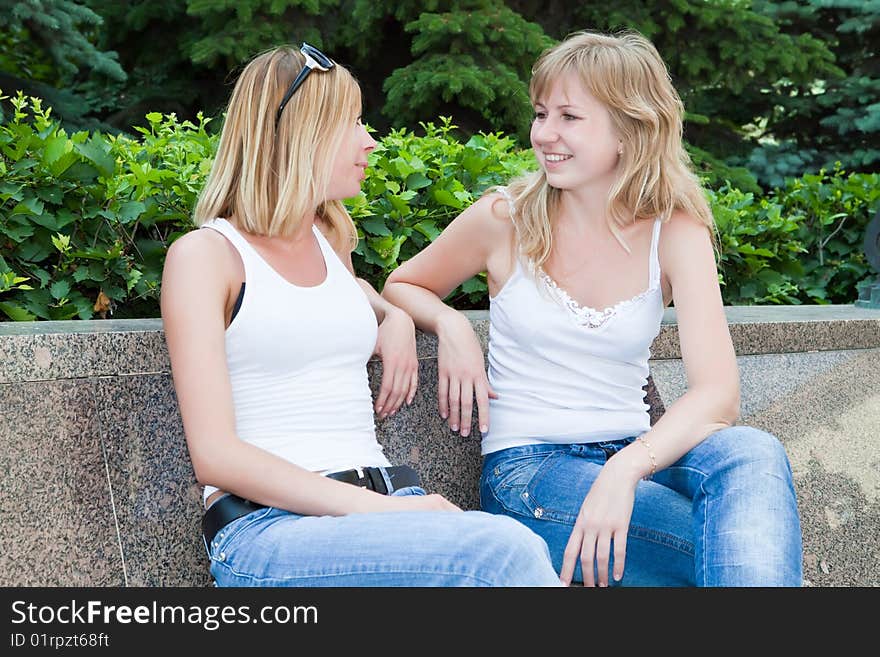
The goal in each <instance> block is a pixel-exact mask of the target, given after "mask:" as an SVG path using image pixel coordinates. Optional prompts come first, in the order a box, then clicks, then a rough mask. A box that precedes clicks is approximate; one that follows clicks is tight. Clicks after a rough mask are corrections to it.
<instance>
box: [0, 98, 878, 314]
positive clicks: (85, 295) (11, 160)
mask: <svg viewBox="0 0 880 657" xmlns="http://www.w3.org/2000/svg"><path fill="white" fill-rule="evenodd" d="M14 102H15V107H16V112H15V114H14V115H13V116H11V117H8V119H7V121H6V122H5V123H0V315H2V317H5V318H8V319H10V320H15V321H32V320H35V319H70V318H81V319H88V318H92V317H95V316H99V317H106V316H111V315H112V316H114V317H155V316H158V315H159V309H158V299H159V281H160V280H161V272H162V266H163V263H164V257H165V253H166V251H167V248H168V246H169V245H170V244H171V242H172V241H173V240H174V239H176V237H178V236H180V235H182V234H183V233H185V232H187V231H189V230H191V229H192V227H193V226H192V222H191V220H190V216H191V214H192V209H193V207H194V205H195V201H196V197H197V195H198V193H199V191H200V190H201V188H202V186H203V184H204V181H205V178H206V177H207V174H208V171H209V169H210V164H211V160H212V158H213V155H214V149H215V147H216V143H217V138H216V137H215V136H210V135H208V133H207V132H206V130H205V125H206V123H207V120H205V119H204V118H203V117H202V116H201V115H199V117H198V124H193V123H190V122H188V121H183V122H179V121H178V120H177V119H176V117H175V116H174V115H161V114H158V113H150V114H148V115H147V120H148V122H149V127H148V128H142V129H141V130H139V133H140V137H139V138H138V139H132V138H130V137H125V136H113V135H104V134H101V133H91V134H90V133H85V132H80V133H75V134H72V135H68V134H67V133H66V132H65V131H64V130H63V129H62V128H61V126H60V125H59V124H57V123H56V122H54V121H52V120H50V118H49V114H48V111H46V110H43V109H42V108H41V107H40V105H39V103H37V102H34V101H33V99H28V98H25V97H24V96H23V95H22V94H19V95H18V97H17V98H15V99H14ZM456 130H457V127H456V126H455V125H454V124H453V123H452V120H451V119H449V118H441V119H439V120H438V121H437V122H436V123H433V122H426V123H422V124H421V131H420V133H419V134H416V133H414V132H411V131H409V130H406V129H400V130H393V131H391V132H390V133H388V134H387V135H385V136H384V137H383V138H382V139H381V141H380V142H379V144H378V145H377V147H376V149H375V150H374V151H373V152H372V153H371V155H370V167H369V168H368V169H367V175H366V179H365V181H364V183H363V186H362V192H361V193H359V194H358V195H357V196H355V197H354V198H351V199H348V200H347V201H346V202H345V205H346V207H347V208H348V210H349V212H350V214H351V216H352V218H353V220H354V222H355V225H356V227H357V230H358V234H359V236H360V242H359V244H358V246H357V249H356V250H355V252H354V254H353V262H354V265H355V268H356V271H357V273H358V275H359V276H362V277H363V278H365V279H367V280H369V281H370V282H371V283H372V284H373V285H374V286H375V287H376V288H377V289H381V287H382V286H383V284H384V281H385V279H386V277H387V276H388V274H389V273H390V272H391V271H392V270H393V269H394V268H396V267H397V266H398V265H399V264H400V263H401V262H404V261H405V260H407V259H409V258H411V257H412V256H413V255H415V254H416V253H418V252H419V251H420V250H422V249H423V248H425V247H426V246H427V245H429V244H430V243H431V242H432V241H433V240H435V239H437V237H439V235H440V234H441V232H442V230H443V229H444V228H445V227H446V226H447V225H448V224H449V222H450V221H452V220H453V219H454V218H455V217H456V216H457V215H458V214H459V213H460V212H461V211H462V210H464V209H465V208H467V207H468V206H470V204H472V203H473V202H474V201H475V200H476V199H477V198H479V197H480V195H481V194H483V192H484V191H485V190H486V189H487V188H489V187H491V186H493V185H497V184H504V183H506V182H507V181H508V180H509V179H510V178H511V177H513V176H515V175H518V174H520V173H523V172H525V171H527V170H531V169H533V168H534V167H535V166H536V163H535V160H534V157H533V154H532V152H531V150H523V149H520V148H519V147H517V145H516V141H515V140H514V138H513V137H512V136H510V135H503V134H501V133H478V134H476V135H473V136H472V137H470V138H469V139H467V140H466V141H463V140H462V139H461V138H459V137H458V136H456V135H457V132H456ZM701 161H702V162H703V163H705V162H707V161H708V160H705V159H704V160H701ZM720 173H724V174H728V173H729V174H731V177H732V178H733V179H734V180H736V181H737V182H736V183H733V182H731V183H728V184H720V185H719V186H718V189H717V191H708V192H707V194H708V195H709V200H710V203H711V205H712V209H713V212H714V215H715V220H716V225H717V227H718V233H719V241H720V247H721V248H720V252H721V259H720V263H719V268H720V272H721V279H722V281H723V287H722V294H723V297H724V301H725V303H727V304H751V303H787V304H791V303H851V302H852V301H853V300H854V299H855V298H856V295H857V291H856V284H857V283H858V282H859V281H862V280H866V279H868V278H873V277H874V276H876V273H874V272H871V271H870V269H869V267H868V264H867V262H866V260H865V257H864V254H863V253H862V242H863V240H864V230H865V226H866V225H867V223H868V221H869V219H870V218H871V217H872V216H873V213H874V212H876V211H877V209H878V207H880V176H878V174H852V173H846V172H845V171H843V170H842V169H841V168H839V167H837V168H835V169H833V170H831V171H829V172H826V171H821V172H820V173H818V174H810V175H805V176H802V177H800V178H794V179H789V181H788V182H787V183H786V185H785V186H783V187H780V188H778V189H775V190H773V191H772V192H770V193H767V194H764V193H763V192H761V190H760V188H758V187H757V186H754V185H753V179H749V178H747V177H743V178H741V179H740V178H735V176H737V175H738V174H740V173H741V172H739V171H737V170H734V169H728V170H716V175H719V174H720ZM739 183H742V187H743V188H739ZM448 301H449V302H450V303H451V304H453V305H454V306H456V307H458V308H462V309H465V308H481V307H482V308H484V307H486V305H487V288H486V280H485V274H480V275H478V276H475V277H473V278H471V279H470V280H468V281H465V282H464V283H463V284H462V285H461V286H459V287H458V288H457V289H456V290H454V291H453V292H452V293H451V294H450V296H449V297H448Z"/></svg>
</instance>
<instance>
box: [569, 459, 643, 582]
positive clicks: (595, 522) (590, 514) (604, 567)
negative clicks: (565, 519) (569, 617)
mask: <svg viewBox="0 0 880 657" xmlns="http://www.w3.org/2000/svg"><path fill="white" fill-rule="evenodd" d="M613 462H614V459H613V458H612V459H611V460H610V461H609V462H608V463H606V464H605V466H604V467H603V468H602V471H601V472H600V473H599V476H598V477H597V478H596V481H594V482H593V486H592V487H591V488H590V492H589V493H587V497H586V498H585V499H584V502H583V504H581V510H580V513H578V517H577V520H575V523H574V529H573V530H572V532H571V536H570V537H569V539H568V544H567V545H566V546H565V552H564V554H563V557H562V569H561V571H560V573H559V576H560V579H561V580H562V581H563V582H564V583H565V584H566V585H568V584H571V580H572V577H573V575H574V570H575V566H576V564H577V560H578V559H580V561H581V571H582V572H583V577H584V586H595V585H596V584H597V582H596V581H595V580H596V578H595V577H594V575H593V565H594V564H595V566H596V570H597V574H598V585H599V586H608V563H609V556H610V554H611V544H612V540H613V543H614V579H615V580H618V581H619V580H620V579H622V578H623V567H624V562H625V560H626V537H627V533H628V530H629V521H630V517H631V516H632V510H633V502H634V500H635V489H636V483H637V482H638V480H636V482H632V481H630V479H628V478H627V477H625V476H621V473H619V472H615V469H614V468H613V466H612V465H611V464H612V463H613Z"/></svg>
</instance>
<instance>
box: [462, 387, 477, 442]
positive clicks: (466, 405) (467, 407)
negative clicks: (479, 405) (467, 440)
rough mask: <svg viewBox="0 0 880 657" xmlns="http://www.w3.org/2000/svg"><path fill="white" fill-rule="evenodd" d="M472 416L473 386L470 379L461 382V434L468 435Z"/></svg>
mask: <svg viewBox="0 0 880 657" xmlns="http://www.w3.org/2000/svg"><path fill="white" fill-rule="evenodd" d="M473 416H474V386H473V384H472V383H471V382H470V381H463V382H462V384H461V418H460V419H461V435H462V436H465V437H467V436H469V435H470V433H471V425H472V424H473Z"/></svg>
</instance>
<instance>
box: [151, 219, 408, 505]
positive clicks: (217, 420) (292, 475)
mask: <svg viewBox="0 0 880 657" xmlns="http://www.w3.org/2000/svg"><path fill="white" fill-rule="evenodd" d="M223 239H224V238H223V237H222V236H220V235H218V234H216V233H214V232H213V231H208V230H196V231H192V232H191V233H189V234H187V235H185V236H183V237H181V238H180V239H178V240H177V241H176V242H175V243H174V244H173V245H172V246H171V248H170V249H169V251H168V255H167V257H166V260H165V268H164V271H163V277H162V299H161V307H162V320H163V325H164V329H165V339H166V342H167V345H168V354H169V356H170V359H171V370H172V376H173V379H174V387H175V392H176V394H177V401H178V405H179V407H180V413H181V417H182V419H183V428H184V433H185V435H186V441H187V447H188V449H189V453H190V458H191V460H192V464H193V468H194V470H195V474H196V478H197V479H198V481H199V482H200V483H202V484H210V485H213V486H217V487H218V488H220V489H222V490H224V491H228V492H231V493H235V494H237V495H240V496H241V497H244V498H247V499H250V500H253V501H255V502H258V503H260V504H265V505H268V506H274V507H278V508H282V509H288V510H290V511H294V512H296V513H302V514H306V515H343V514H347V513H354V512H367V511H381V510H386V511H391V510H403V509H405V508H412V507H411V506H408V505H407V504H406V503H405V502H404V503H401V500H403V499H404V498H394V497H389V496H384V495H379V494H377V493H374V492H372V491H369V490H367V489H364V488H359V487H356V486H351V485H348V484H344V483H341V482H338V481H335V480H332V479H328V478H326V477H322V476H321V475H319V474H316V473H313V472H309V471H307V470H305V469H303V468H301V467H298V466H296V465H294V464H292V463H289V462H288V461H286V460H285V459H282V458H280V457H278V456H275V455H273V454H271V453H269V452H267V451H265V450H263V449H260V448H258V447H255V446H254V445H251V444H249V443H246V442H244V441H242V440H240V439H239V437H238V436H237V435H236V432H235V418H234V412H233V401H232V389H231V384H230V380H229V372H228V370H227V367H226V354H225V318H224V308H225V305H226V301H227V296H228V294H229V292H228V289H229V281H228V280H227V276H228V272H229V271H230V270H231V269H232V267H231V266H230V260H229V258H230V255H229V250H228V248H227V247H226V245H225V243H224V242H223V241H222V240H223Z"/></svg>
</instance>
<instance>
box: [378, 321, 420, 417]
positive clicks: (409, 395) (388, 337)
mask: <svg viewBox="0 0 880 657" xmlns="http://www.w3.org/2000/svg"><path fill="white" fill-rule="evenodd" d="M375 353H376V355H377V356H379V357H380V358H381V359H382V385H381V386H380V388H379V395H378V396H377V397H376V403H375V407H374V408H375V410H376V413H377V414H378V415H379V416H380V417H381V418H383V419H384V418H386V417H388V416H389V415H393V414H394V413H396V412H397V409H399V408H400V406H401V404H403V402H404V401H406V403H407V404H412V400H413V397H415V394H416V388H417V387H418V384H419V363H418V359H417V358H416V332H415V326H414V325H413V321H412V318H411V317H410V316H409V315H407V314H406V313H405V312H404V311H402V310H400V309H399V308H392V309H390V310H388V311H387V312H386V313H385V318H384V319H383V320H382V323H381V324H379V337H378V338H377V339H376V349H375Z"/></svg>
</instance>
